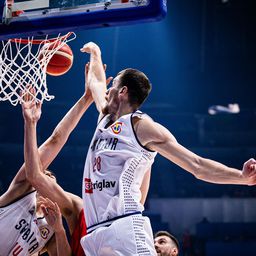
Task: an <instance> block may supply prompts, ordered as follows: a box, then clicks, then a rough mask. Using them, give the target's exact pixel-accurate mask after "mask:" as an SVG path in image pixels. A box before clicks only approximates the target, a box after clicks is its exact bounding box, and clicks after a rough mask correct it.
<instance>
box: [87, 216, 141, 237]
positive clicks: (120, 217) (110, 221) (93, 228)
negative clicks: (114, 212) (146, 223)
mask: <svg viewBox="0 0 256 256" xmlns="http://www.w3.org/2000/svg"><path fill="white" fill-rule="evenodd" d="M136 214H142V212H140V211H136V212H131V213H127V214H124V215H120V216H117V217H115V218H113V219H109V220H104V221H102V222H99V223H97V224H94V225H91V226H90V227H87V234H90V233H91V232H93V231H94V230H95V229H97V227H98V226H99V227H102V226H103V227H109V226H110V225H111V224H112V223H113V222H114V221H115V220H118V219H122V218H125V217H129V216H132V215H136ZM91 228H92V230H89V229H91Z"/></svg>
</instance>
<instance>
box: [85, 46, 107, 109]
mask: <svg viewBox="0 0 256 256" xmlns="http://www.w3.org/2000/svg"><path fill="white" fill-rule="evenodd" d="M87 81H88V83H89V87H90V90H91V92H92V96H93V99H94V101H95V104H96V107H97V110H98V111H99V112H100V113H101V111H102V108H103V107H104V106H105V94H106V90H107V86H106V74H105V70H104V66H103V63H102V59H101V52H100V50H99V49H96V50H94V51H92V53H91V55H90V68H89V72H88V79H87Z"/></svg>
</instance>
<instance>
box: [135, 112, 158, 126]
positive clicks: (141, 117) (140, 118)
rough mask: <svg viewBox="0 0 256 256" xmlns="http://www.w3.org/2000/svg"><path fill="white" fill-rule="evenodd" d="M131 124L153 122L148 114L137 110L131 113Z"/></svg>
mask: <svg viewBox="0 0 256 256" xmlns="http://www.w3.org/2000/svg"><path fill="white" fill-rule="evenodd" d="M132 122H133V124H135V123H137V122H143V123H148V122H154V120H153V118H152V117H150V116H149V115H148V114H146V113H144V112H142V111H140V110H137V111H135V112H134V113H132Z"/></svg>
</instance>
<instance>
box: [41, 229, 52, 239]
mask: <svg viewBox="0 0 256 256" xmlns="http://www.w3.org/2000/svg"><path fill="white" fill-rule="evenodd" d="M40 234H41V237H42V238H43V239H47V237H48V235H49V234H50V230H49V229H48V228H47V227H40Z"/></svg>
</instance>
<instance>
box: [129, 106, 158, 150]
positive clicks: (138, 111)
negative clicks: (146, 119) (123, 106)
mask: <svg viewBox="0 0 256 256" xmlns="http://www.w3.org/2000/svg"><path fill="white" fill-rule="evenodd" d="M136 113H137V114H138V113H139V114H142V115H143V114H144V113H143V112H141V111H140V110H137V111H135V112H133V113H132V114H131V126H132V130H133V134H134V136H135V139H136V140H137V142H138V144H139V145H140V146H141V147H142V148H144V149H146V150H147V151H149V152H152V153H155V151H153V150H150V149H149V148H147V147H145V146H143V145H142V144H141V142H140V141H139V139H138V137H137V134H136V132H135V130H134V127H133V123H132V117H133V115H134V114H136Z"/></svg>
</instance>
